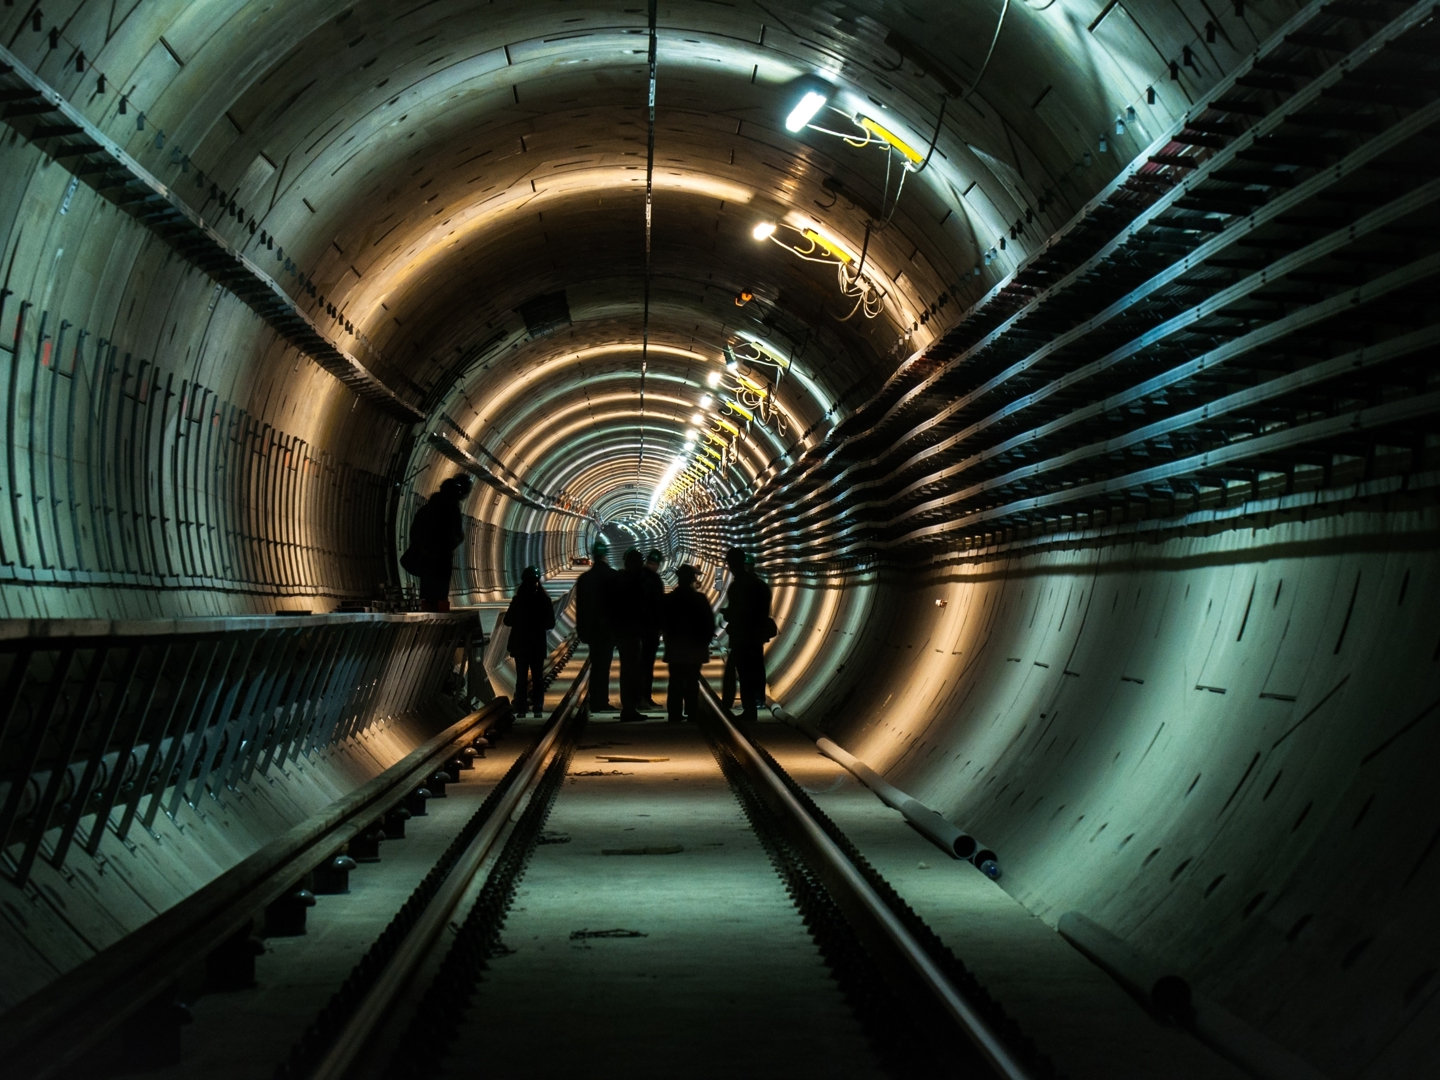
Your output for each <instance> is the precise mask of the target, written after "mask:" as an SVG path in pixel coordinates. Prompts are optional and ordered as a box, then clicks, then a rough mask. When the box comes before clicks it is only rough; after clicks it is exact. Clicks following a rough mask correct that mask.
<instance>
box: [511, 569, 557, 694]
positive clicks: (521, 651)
mask: <svg viewBox="0 0 1440 1080" xmlns="http://www.w3.org/2000/svg"><path fill="white" fill-rule="evenodd" d="M505 625H506V626H508V627H510V643H509V648H508V650H507V651H508V652H509V653H510V655H511V656H512V657H514V658H515V696H514V697H512V698H511V699H510V711H511V712H512V713H514V715H515V716H516V717H517V718H518V717H522V716H524V715H525V703H526V701H527V700H528V701H529V702H530V703H531V708H532V711H533V712H534V713H535V715H536V716H544V715H545V656H546V654H547V653H548V652H549V651H550V648H549V646H550V642H549V640H548V639H547V638H546V636H545V635H546V634H547V633H549V631H551V630H553V629H554V628H555V605H554V604H552V603H551V602H550V596H549V594H547V593H546V592H545V587H544V586H543V585H541V584H540V570H539V568H538V567H534V566H527V567H526V568H525V570H524V571H523V572H522V573H521V575H520V587H519V588H518V589H516V590H515V596H514V598H513V599H512V600H511V601H510V607H509V609H508V610H507V611H506V612H505Z"/></svg>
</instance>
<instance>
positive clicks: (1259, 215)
mask: <svg viewBox="0 0 1440 1080" xmlns="http://www.w3.org/2000/svg"><path fill="white" fill-rule="evenodd" d="M1435 6H1436V5H1435V4H1434V3H1421V4H1417V5H1415V6H1414V7H1413V8H1411V9H1409V10H1408V11H1406V12H1404V13H1403V14H1402V15H1400V16H1399V17H1397V18H1396V19H1395V20H1394V21H1393V22H1391V23H1390V24H1388V25H1387V26H1385V27H1384V28H1383V29H1382V30H1380V31H1379V32H1377V33H1376V34H1374V35H1372V36H1371V37H1370V38H1369V39H1368V40H1367V41H1366V42H1365V43H1364V44H1363V45H1361V46H1360V47H1359V48H1357V49H1355V50H1353V51H1352V52H1351V53H1350V54H1349V55H1347V56H1345V57H1344V58H1342V59H1341V60H1339V61H1338V62H1336V63H1335V64H1334V65H1332V66H1331V67H1330V68H1329V69H1327V70H1326V71H1325V72H1323V73H1321V74H1320V75H1318V76H1316V77H1315V78H1314V79H1313V80H1312V81H1311V82H1310V83H1308V84H1307V85H1306V86H1305V87H1303V88H1302V89H1301V90H1299V91H1298V92H1296V93H1295V94H1294V95H1292V96H1291V97H1289V98H1287V99H1286V100H1285V101H1284V102H1282V103H1281V104H1280V105H1279V106H1278V107H1276V108H1275V109H1273V110H1272V111H1271V112H1270V113H1269V114H1268V115H1266V116H1265V117H1264V118H1262V119H1261V120H1259V121H1257V122H1256V123H1255V124H1254V125H1252V126H1251V127H1250V128H1248V129H1247V130H1246V131H1244V132H1242V133H1241V134H1240V135H1238V136H1236V137H1235V138H1234V139H1233V140H1232V141H1231V142H1230V143H1229V144H1228V145H1227V146H1226V147H1225V148H1224V149H1223V150H1219V151H1217V152H1216V153H1214V154H1212V155H1211V156H1210V157H1208V158H1206V160H1205V161H1204V163H1203V164H1201V165H1200V166H1199V168H1197V169H1196V171H1195V172H1194V174H1193V175H1191V176H1188V177H1186V178H1185V180H1184V181H1182V182H1179V183H1177V184H1176V185H1175V186H1174V187H1173V188H1172V189H1171V190H1170V191H1169V192H1167V193H1166V194H1165V195H1163V196H1161V197H1160V198H1159V199H1157V200H1156V201H1155V202H1154V203H1151V204H1150V205H1149V206H1147V207H1146V208H1145V209H1144V210H1142V211H1141V212H1140V213H1139V214H1138V215H1137V216H1136V217H1135V218H1134V219H1132V220H1131V221H1130V223H1129V224H1127V225H1126V226H1125V227H1124V228H1123V229H1121V230H1120V232H1118V233H1117V234H1116V235H1115V237H1114V238H1113V239H1112V240H1110V241H1109V242H1108V243H1107V244H1105V245H1104V246H1103V247H1101V248H1100V249H1099V250H1098V251H1096V252H1095V253H1094V254H1093V255H1091V256H1090V257H1089V258H1088V259H1086V260H1085V261H1084V262H1082V263H1081V264H1080V265H1078V266H1076V267H1074V268H1073V269H1072V270H1071V271H1069V272H1068V273H1067V274H1066V275H1065V276H1064V277H1062V278H1061V279H1060V280H1059V281H1057V282H1055V283H1054V284H1053V285H1050V286H1048V287H1047V288H1045V289H1044V290H1043V291H1040V292H1038V293H1036V295H1035V296H1034V297H1032V298H1031V299H1030V300H1029V301H1028V302H1027V303H1026V304H1025V305H1024V306H1022V307H1021V308H1020V309H1018V310H1017V311H1015V312H1014V313H1012V314H1011V315H1010V316H1008V317H1007V318H1006V319H1005V320H1004V321H1002V322H1001V323H1000V324H999V325H998V326H996V327H994V328H993V329H992V330H990V331H989V332H988V333H987V334H985V335H984V336H983V337H981V338H980V339H979V340H978V341H976V342H974V343H973V344H971V345H970V346H968V347H967V348H965V349H964V350H963V351H962V352H960V353H959V354H958V355H956V356H954V357H952V358H951V359H950V360H947V361H946V362H945V363H944V364H942V365H941V366H940V367H938V368H937V369H936V370H935V371H933V372H931V373H930V374H929V375H928V376H926V378H925V379H924V380H923V381H922V382H921V383H919V384H917V385H916V386H915V387H913V388H911V389H910V390H909V391H907V392H906V394H905V395H904V396H903V397H902V398H901V399H900V400H899V401H897V402H896V403H895V404H894V405H892V406H891V407H890V408H889V409H887V410H886V412H885V413H884V414H883V415H882V416H880V417H879V418H878V419H876V420H875V422H874V423H873V424H872V425H871V426H870V427H869V428H867V429H866V430H865V431H862V432H856V433H854V434H853V435H850V436H847V437H846V438H845V439H844V440H842V441H841V442H840V443H838V444H837V445H836V446H835V447H833V448H832V449H831V451H830V452H829V453H828V454H826V455H825V457H824V459H823V460H821V461H817V462H816V463H814V464H813V465H812V466H811V467H810V468H809V469H807V470H806V471H805V472H804V473H802V474H801V475H799V476H797V477H796V478H795V480H794V482H793V483H795V484H798V483H800V482H801V481H803V480H804V479H805V477H806V476H809V475H811V474H812V473H813V472H814V471H815V470H816V469H818V468H820V467H822V466H823V465H824V463H825V462H827V461H829V460H832V459H833V458H834V457H835V455H836V454H837V453H839V452H840V451H841V450H842V449H843V448H844V447H845V446H847V445H849V444H851V443H853V442H855V441H856V440H859V439H862V438H865V437H867V436H870V435H873V434H874V433H875V432H877V431H878V430H879V429H880V428H881V427H882V426H883V425H884V424H885V423H886V422H887V421H888V420H889V419H890V418H891V417H892V416H893V415H895V414H896V412H897V411H898V410H899V409H901V408H902V407H903V406H904V405H905V404H906V403H907V402H908V401H910V400H912V399H913V398H914V397H916V396H918V395H919V394H921V393H923V392H924V391H925V390H927V389H929V388H931V387H932V386H934V385H935V384H936V383H937V382H938V381H939V380H940V379H941V378H942V377H944V376H945V375H946V374H948V373H949V372H951V371H953V370H954V369H955V368H957V367H959V366H960V365H961V364H963V363H965V362H966V361H968V360H969V359H971V358H972V357H974V356H975V355H977V354H978V353H980V352H982V351H983V350H985V349H987V348H989V347H990V346H992V345H994V344H995V343H997V342H998V341H999V340H1000V339H1001V338H1002V337H1003V336H1004V335H1005V334H1006V333H1008V332H1009V331H1010V330H1013V329H1014V328H1015V327H1016V326H1017V325H1018V324H1019V323H1020V322H1022V321H1023V320H1024V319H1025V318H1028V317H1029V316H1031V315H1033V314H1035V313H1036V312H1038V310H1039V309H1040V308H1041V307H1042V306H1043V305H1044V304H1045V303H1046V302H1047V301H1049V300H1050V299H1051V298H1053V297H1055V296H1057V295H1059V294H1061V293H1062V292H1063V291H1064V290H1065V289H1066V288H1068V287H1069V286H1071V285H1073V284H1074V283H1075V282H1077V281H1079V280H1081V279H1082V278H1084V277H1086V276H1088V275H1091V274H1093V273H1095V272H1096V271H1097V270H1098V269H1100V267H1101V265H1102V264H1103V263H1104V262H1105V261H1106V260H1107V259H1110V258H1112V257H1113V256H1114V255H1115V253H1116V252H1117V251H1119V250H1120V249H1121V248H1123V247H1124V246H1125V245H1127V244H1128V243H1130V241H1131V240H1132V239H1134V238H1135V237H1136V235H1137V234H1138V233H1140V232H1141V231H1143V230H1144V229H1145V228H1146V227H1147V226H1148V225H1150V224H1152V223H1153V222H1154V220H1155V219H1156V218H1157V217H1159V216H1160V215H1161V214H1163V213H1165V212H1167V211H1169V210H1171V209H1172V208H1173V207H1174V204H1175V203H1176V202H1177V201H1178V200H1179V199H1182V198H1185V197H1186V196H1188V195H1190V194H1191V192H1192V190H1193V189H1194V188H1195V187H1197V186H1199V185H1200V184H1202V183H1204V182H1205V181H1207V180H1209V179H1211V178H1212V177H1213V174H1214V173H1215V172H1217V171H1219V170H1220V169H1223V168H1225V167H1227V166H1229V165H1230V164H1231V163H1232V162H1233V161H1234V160H1235V158H1236V156H1237V155H1238V154H1239V153H1240V152H1241V151H1242V150H1245V149H1248V148H1249V147H1251V146H1252V145H1253V144H1254V142H1255V140H1256V139H1258V138H1260V137H1262V136H1264V135H1267V134H1270V133H1271V132H1272V131H1273V130H1275V129H1277V128H1279V127H1280V126H1281V125H1283V124H1284V123H1286V122H1288V121H1289V119H1290V117H1291V116H1292V115H1293V114H1294V113H1295V112H1296V111H1297V110H1299V109H1301V108H1304V107H1307V106H1309V105H1312V104H1315V103H1316V102H1318V101H1320V100H1321V97H1322V93H1323V91H1324V90H1326V89H1328V88H1329V87H1331V86H1333V85H1334V84H1335V83H1337V82H1339V81H1340V80H1341V79H1342V78H1344V76H1345V75H1347V74H1349V72H1350V70H1351V69H1352V68H1354V67H1356V66H1358V65H1360V64H1362V63H1364V62H1365V61H1366V60H1369V59H1372V58H1373V57H1374V56H1376V55H1377V54H1378V53H1380V52H1381V51H1382V50H1383V49H1384V47H1385V46H1386V45H1387V44H1388V43H1389V42H1390V41H1391V40H1393V39H1394V38H1396V37H1398V36H1400V35H1401V34H1404V33H1406V32H1408V31H1409V30H1411V29H1412V28H1414V27H1415V26H1416V25H1419V24H1420V23H1421V22H1423V21H1424V20H1425V19H1427V18H1429V17H1430V16H1431V14H1432V13H1433V9H1434V7H1435ZM1281 40H1282V41H1283V38H1282V39H1281ZM1271 44H1272V45H1275V44H1279V42H1277V41H1276V40H1275V39H1274V38H1272V39H1271ZM1260 55H1262V54H1260V53H1257V57H1258V56H1260ZM1236 74H1237V76H1238V75H1239V74H1243V72H1239V71H1237V73H1236ZM1434 108H1435V106H1434V104H1433V103H1432V105H1431V106H1428V107H1426V108H1425V109H1422V110H1420V112H1421V113H1424V114H1426V115H1429V114H1431V113H1433V112H1434ZM1196 111H1203V110H1202V109H1199V108H1198V107H1197V109H1196V110H1192V112H1196ZM1189 115H1191V114H1189V113H1187V118H1188V116H1189ZM1412 122H1413V117H1410V118H1407V119H1406V120H1405V121H1402V122H1401V124H1400V125H1397V126H1396V127H1400V126H1405V127H1407V128H1408V127H1410V125H1411V124H1412ZM1433 122H1434V119H1433V117H1432V118H1431V119H1430V120H1428V121H1426V123H1433ZM1183 126H1184V125H1183V124H1182V125H1180V127H1181V128H1183ZM1175 130H1177V131H1178V130H1180V128H1177V129H1175ZM1395 130H1396V128H1391V129H1388V130H1387V131H1386V132H1384V133H1381V135H1379V136H1377V138H1376V139H1374V140H1371V142H1370V143H1367V144H1366V146H1365V147H1362V148H1361V150H1357V151H1356V154H1360V153H1361V152H1362V151H1364V150H1365V149H1366V148H1368V147H1371V146H1377V145H1379V144H1380V140H1384V139H1385V138H1386V136H1387V135H1388V134H1389V133H1390V132H1393V131H1395ZM1172 135H1173V132H1172ZM1387 143H1389V140H1387ZM1380 148H1381V149H1389V148H1390V145H1384V146H1381V147H1380ZM1376 152H1379V150H1377V151H1376ZM1354 156H1355V155H1353V154H1352V155H1351V157H1354ZM1348 160H1349V159H1347V161H1348ZM1364 160H1369V156H1368V155H1367V156H1366V157H1365V158H1364ZM1353 164H1354V166H1355V167H1359V165H1361V164H1363V161H1362V160H1359V159H1357V160H1356V161H1355V162H1354V163H1353ZM1334 168H1335V167H1333V166H1332V167H1331V168H1327V169H1325V170H1322V171H1321V172H1320V173H1318V174H1317V175H1316V176H1314V177H1312V178H1311V179H1310V180H1308V181H1306V183H1305V184H1302V185H1300V186H1298V187H1296V188H1294V189H1292V190H1291V191H1289V192H1286V193H1285V194H1284V195H1281V196H1278V197H1277V198H1276V199H1273V200H1271V202H1269V203H1266V204H1265V205H1264V206H1262V207H1259V208H1257V209H1256V210H1254V211H1252V212H1251V213H1249V214H1245V215H1238V216H1239V217H1240V218H1241V219H1242V222H1244V224H1240V225H1239V227H1236V226H1235V225H1232V226H1231V227H1230V228H1227V229H1226V230H1225V232H1223V233H1221V234H1220V235H1219V236H1217V237H1216V238H1215V239H1214V240H1211V241H1209V242H1207V243H1206V244H1203V245H1201V246H1200V247H1199V248H1197V249H1196V250H1195V251H1192V252H1190V253H1188V254H1187V255H1185V256H1183V257H1181V258H1180V259H1177V260H1176V261H1175V262H1174V263H1172V264H1171V265H1170V266H1168V267H1167V268H1166V269H1165V270H1164V271H1161V272H1160V273H1159V274H1156V275H1153V276H1152V277H1151V278H1150V279H1148V280H1147V281H1146V282H1144V283H1143V284H1142V285H1140V286H1138V287H1137V288H1136V289H1133V290H1131V291H1130V292H1129V293H1127V294H1126V296H1125V297H1123V298H1121V299H1120V300H1117V301H1115V302H1114V303H1112V304H1111V305H1109V306H1108V307H1107V308H1106V309H1104V310H1103V311H1101V312H1100V313H1098V314H1097V315H1095V316H1094V317H1092V318H1091V319H1089V320H1087V321H1086V322H1085V323H1083V324H1081V325H1080V326H1078V327H1074V328H1072V329H1071V330H1069V331H1067V332H1066V333H1065V334H1063V335H1060V336H1059V337H1057V338H1055V339H1053V340H1052V341H1050V342H1047V343H1046V345H1045V346H1042V348H1041V349H1040V350H1038V351H1037V353H1036V354H1033V357H1034V359H1040V358H1041V357H1042V356H1043V355H1045V354H1048V353H1049V352H1053V351H1054V350H1056V349H1058V348H1060V347H1063V346H1064V345H1066V344H1070V343H1071V342H1072V341H1074V340H1078V338H1079V337H1081V336H1083V335H1084V334H1085V333H1088V332H1089V331H1090V330H1091V329H1094V328H1095V327H1096V326H1098V325H1101V324H1102V323H1103V322H1105V321H1108V320H1109V318H1111V317H1113V316H1114V315H1116V314H1118V313H1119V312H1121V311H1124V310H1126V309H1127V308H1128V307H1130V306H1132V305H1133V304H1134V303H1135V302H1136V301H1137V300H1138V299H1141V298H1143V297H1144V296H1148V295H1149V294H1150V293H1152V292H1154V291H1155V290H1157V289H1159V288H1161V287H1163V286H1164V285H1166V284H1169V283H1171V282H1172V281H1173V280H1175V279H1176V278H1177V277H1179V276H1181V275H1182V274H1185V273H1188V272H1189V271H1191V270H1193V269H1194V268H1195V267H1196V266H1197V265H1198V264H1199V263H1200V262H1202V261H1203V260H1204V259H1205V258H1209V257H1212V256H1213V255H1214V254H1216V253H1217V252H1218V251H1219V250H1222V249H1223V248H1224V247H1225V246H1228V245H1229V243H1231V242H1233V241H1234V240H1235V239H1238V238H1239V237H1240V236H1242V235H1244V234H1245V233H1246V232H1249V231H1251V230H1253V229H1254V228H1255V227H1257V226H1258V224H1261V223H1263V222H1264V220H1268V219H1269V218H1272V217H1274V216H1275V215H1276V214H1278V213H1280V212H1282V211H1283V209H1290V208H1293V204H1295V203H1297V202H1298V200H1297V198H1296V196H1297V193H1299V192H1301V191H1302V190H1304V191H1306V194H1307V195H1314V194H1315V193H1317V192H1318V191H1321V190H1324V188H1326V187H1329V186H1330V185H1331V184H1333V183H1334V182H1335V181H1336V180H1337V179H1339V176H1337V175H1334ZM1352 171H1353V170H1352ZM968 317H971V313H967V318H968ZM1021 363H1025V361H1022V362H1021ZM1012 373H1013V372H1010V371H1007V372H1006V373H1002V375H1000V376H997V377H996V378H995V379H994V380H992V382H994V383H995V384H997V385H998V382H1000V381H1003V379H1005V378H1008V377H1009V375H1010V374H1012ZM955 407H958V406H957V405H952V406H949V407H947V409H946V410H941V412H940V413H937V414H935V415H933V416H931V417H927V418H926V421H925V422H923V423H922V424H920V425H917V427H916V428H914V429H912V430H911V431H908V432H906V433H905V434H904V435H903V436H902V437H901V440H900V441H901V442H903V441H905V440H907V439H909V438H911V437H913V436H915V435H916V434H919V433H923V431H924V430H928V428H929V427H931V426H933V425H934V424H935V423H938V422H940V421H942V420H943V419H945V418H946V417H947V416H949V415H950V414H951V413H952V412H953V411H954V408H955ZM897 445H898V444H897ZM864 464H868V462H863V463H856V464H852V465H849V466H847V467H846V468H845V469H843V470H841V472H840V473H838V474H836V475H835V476H834V477H830V478H828V479H827V480H826V481H825V482H824V483H823V484H822V485H821V486H820V487H819V488H818V489H817V490H816V491H815V492H813V493H811V497H813V496H814V495H818V494H819V493H820V492H821V491H824V490H825V489H826V488H828V487H834V486H835V485H836V484H838V483H840V482H841V481H842V480H843V478H844V477H845V476H846V475H847V474H848V473H849V472H850V471H851V470H852V469H855V468H857V467H860V466H861V465H864ZM798 502H799V500H797V501H796V502H791V503H786V504H782V505H780V506H776V507H773V508H771V509H769V510H767V511H765V512H764V513H762V514H761V515H760V517H759V518H757V520H756V524H757V525H758V524H759V523H760V522H761V521H764V520H766V519H767V518H771V517H773V516H775V515H777V514H781V513H784V512H786V511H788V510H793V509H794V508H795V506H796V505H798Z"/></svg>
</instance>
